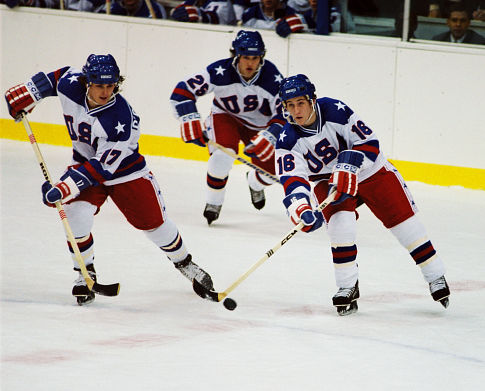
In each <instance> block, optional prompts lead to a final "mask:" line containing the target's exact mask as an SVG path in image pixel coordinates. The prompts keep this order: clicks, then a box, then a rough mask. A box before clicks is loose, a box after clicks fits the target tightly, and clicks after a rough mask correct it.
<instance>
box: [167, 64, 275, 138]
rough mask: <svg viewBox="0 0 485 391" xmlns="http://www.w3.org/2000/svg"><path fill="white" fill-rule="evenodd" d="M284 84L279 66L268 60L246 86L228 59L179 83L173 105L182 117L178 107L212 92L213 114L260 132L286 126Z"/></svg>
mask: <svg viewBox="0 0 485 391" xmlns="http://www.w3.org/2000/svg"><path fill="white" fill-rule="evenodd" d="M282 80H283V76H282V75H281V73H280V72H279V71H278V69H277V68H276V66H275V65H274V64H273V63H271V62H270V61H268V60H265V61H264V64H263V66H262V67H261V68H260V70H259V72H258V74H257V75H256V76H255V77H254V78H253V79H252V80H251V81H249V82H247V81H245V80H244V78H243V77H241V75H240V74H239V73H238V71H237V69H236V65H234V63H233V58H226V59H223V60H219V61H216V62H214V63H212V64H210V65H209V66H208V67H207V68H205V69H204V70H203V71H201V72H199V73H195V74H193V75H191V76H189V77H188V78H186V79H185V80H183V81H181V82H179V83H178V84H177V86H176V87H175V89H174V91H173V93H172V95H171V97H170V101H171V103H172V105H173V107H174V109H175V115H176V116H177V117H179V114H178V113H177V105H179V104H181V103H184V102H187V101H188V100H192V101H194V102H195V101H196V100H197V99H198V97H200V96H203V95H206V94H209V93H211V92H213V93H214V99H213V104H212V109H211V111H212V113H226V114H230V115H232V116H234V117H235V118H237V119H238V120H239V121H240V122H241V123H242V124H244V125H245V126H246V127H248V128H249V129H251V130H256V131H259V130H263V129H266V128H267V127H268V126H269V125H270V124H272V123H280V124H281V125H282V124H284V118H283V116H282V113H281V102H280V99H279V95H278V91H279V87H280V84H281V81H282Z"/></svg>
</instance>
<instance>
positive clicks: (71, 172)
mask: <svg viewBox="0 0 485 391" xmlns="http://www.w3.org/2000/svg"><path fill="white" fill-rule="evenodd" d="M89 186H91V181H90V180H89V179H88V178H87V177H86V176H85V175H84V174H83V173H82V172H80V171H78V170H76V169H75V168H69V169H68V170H67V172H66V173H65V174H64V175H63V176H61V179H60V181H59V182H57V183H56V184H55V185H54V186H52V185H51V184H50V183H49V182H48V181H46V182H44V183H43V185H42V201H43V202H44V204H46V205H47V206H52V204H55V203H56V202H57V201H62V202H63V203H66V202H68V201H71V200H72V199H74V198H76V197H77V196H78V195H79V193H80V192H81V190H84V189H86V188H87V187H89Z"/></svg>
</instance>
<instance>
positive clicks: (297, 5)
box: [286, 0, 311, 14]
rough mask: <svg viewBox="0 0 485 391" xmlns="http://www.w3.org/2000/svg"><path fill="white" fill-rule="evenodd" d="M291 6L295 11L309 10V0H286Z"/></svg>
mask: <svg viewBox="0 0 485 391" xmlns="http://www.w3.org/2000/svg"><path fill="white" fill-rule="evenodd" d="M286 3H287V4H288V5H289V6H290V7H291V8H293V9H294V10H295V11H296V12H299V13H301V14H303V13H304V12H306V11H309V10H310V8H311V4H310V1H309V0H288V1H287V2H286Z"/></svg>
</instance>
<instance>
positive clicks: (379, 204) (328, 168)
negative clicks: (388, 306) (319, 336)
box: [275, 74, 450, 315]
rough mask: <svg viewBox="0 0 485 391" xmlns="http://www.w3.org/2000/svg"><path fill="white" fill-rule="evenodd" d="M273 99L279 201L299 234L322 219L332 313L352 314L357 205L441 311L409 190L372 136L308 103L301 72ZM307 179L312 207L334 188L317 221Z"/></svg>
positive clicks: (310, 90)
mask: <svg viewBox="0 0 485 391" xmlns="http://www.w3.org/2000/svg"><path fill="white" fill-rule="evenodd" d="M279 94H280V97H281V100H282V102H283V106H284V108H285V109H286V111H287V112H286V113H285V114H286V116H287V120H288V122H287V124H286V125H285V126H284V127H283V130H282V131H281V133H280V136H279V139H278V141H277V143H276V156H275V159H276V164H277V171H278V175H279V177H280V179H281V182H282V184H283V186H284V189H285V194H286V197H285V198H284V200H283V203H284V205H285V207H286V208H287V211H288V214H289V215H290V217H291V220H292V221H293V222H294V223H295V224H296V223H298V222H299V221H300V220H301V221H302V222H303V224H304V225H305V227H304V229H303V230H304V231H306V232H310V231H313V230H315V229H317V228H319V227H320V226H321V225H322V223H323V222H324V221H326V222H327V229H328V234H329V236H330V241H331V251H332V256H333V264H334V267H335V279H336V283H337V286H338V288H339V290H338V292H337V293H336V294H335V296H334V297H333V305H335V306H336V307H337V312H338V313H339V315H346V314H349V313H352V312H355V311H356V310H357V299H358V298H359V282H358V267H357V261H356V259H357V246H356V244H355V240H356V231H357V229H356V222H357V212H356V208H357V206H359V205H360V204H362V203H364V204H366V205H367V206H368V207H369V209H370V210H371V211H372V213H374V215H375V216H376V217H377V218H378V219H379V220H381V221H382V223H383V224H384V226H385V227H386V228H388V229H389V230H390V231H391V232H392V234H393V235H394V236H395V237H396V238H397V240H398V241H399V242H400V243H401V245H402V246H403V247H404V248H406V249H407V250H408V251H409V253H410V255H411V257H412V258H413V259H414V261H415V263H416V265H418V266H420V268H421V272H422V274H423V277H424V279H425V280H426V282H428V284H429V289H430V292H431V295H432V297H433V299H434V300H435V301H439V302H440V303H441V304H442V305H443V306H444V307H445V308H446V307H447V306H448V296H449V295H450V290H449V288H448V284H447V283H446V280H445V277H444V273H445V268H444V265H443V262H442V260H441V258H440V257H439V256H438V254H437V253H436V251H435V249H434V248H433V245H432V244H431V241H430V240H429V239H428V237H427V234H426V230H425V228H424V226H423V225H422V224H421V222H420V221H419V220H418V218H417V216H416V212H417V209H416V206H415V204H414V201H413V199H412V196H411V194H410V192H409V189H408V188H407V186H406V184H405V183H404V181H403V179H402V177H401V175H400V174H399V172H398V171H397V170H396V168H394V167H393V166H392V164H391V163H390V162H388V161H387V160H386V159H385V157H384V155H383V154H382V152H381V150H380V147H379V140H378V139H377V137H376V135H375V133H374V132H373V131H372V130H371V129H370V128H369V127H367V126H366V125H365V123H364V122H363V121H362V120H361V119H360V118H359V116H357V114H355V113H354V112H353V111H352V110H351V109H350V107H348V106H347V105H345V104H344V103H342V102H341V101H339V100H335V99H331V98H320V99H316V95H315V87H314V85H313V84H312V83H311V82H310V80H309V79H308V78H307V77H306V76H305V75H302V74H299V75H296V76H291V77H289V78H287V79H285V80H283V83H282V84H281V88H280V93H279ZM310 182H313V183H314V184H315V187H314V190H313V193H314V194H313V195H314V196H315V197H316V198H317V200H318V202H322V201H323V200H324V199H325V198H326V197H327V195H328V194H330V192H332V191H334V190H335V191H336V192H335V199H334V201H333V202H332V203H331V204H330V205H329V206H327V207H326V208H325V209H324V210H323V216H322V213H320V212H314V211H313V209H312V206H311V203H310V198H311V196H312V195H311V190H310V189H311V186H310Z"/></svg>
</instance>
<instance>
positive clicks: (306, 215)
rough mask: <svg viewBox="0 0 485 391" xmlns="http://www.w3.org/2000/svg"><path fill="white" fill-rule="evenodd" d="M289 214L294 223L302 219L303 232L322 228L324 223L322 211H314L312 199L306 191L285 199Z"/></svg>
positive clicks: (284, 203)
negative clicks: (311, 203)
mask: <svg viewBox="0 0 485 391" xmlns="http://www.w3.org/2000/svg"><path fill="white" fill-rule="evenodd" d="M283 205H284V206H285V207H286V211H287V213H288V216H290V220H291V222H292V223H293V224H295V225H297V224H298V223H300V221H301V222H302V223H303V224H304V227H303V228H302V229H301V230H302V231H303V232H311V231H315V230H316V229H318V228H320V227H321V226H322V224H323V215H322V212H318V211H316V212H314V211H313V208H312V207H311V205H310V199H309V198H308V196H307V195H306V194H304V193H295V194H290V195H288V196H286V197H285V198H284V199H283Z"/></svg>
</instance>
